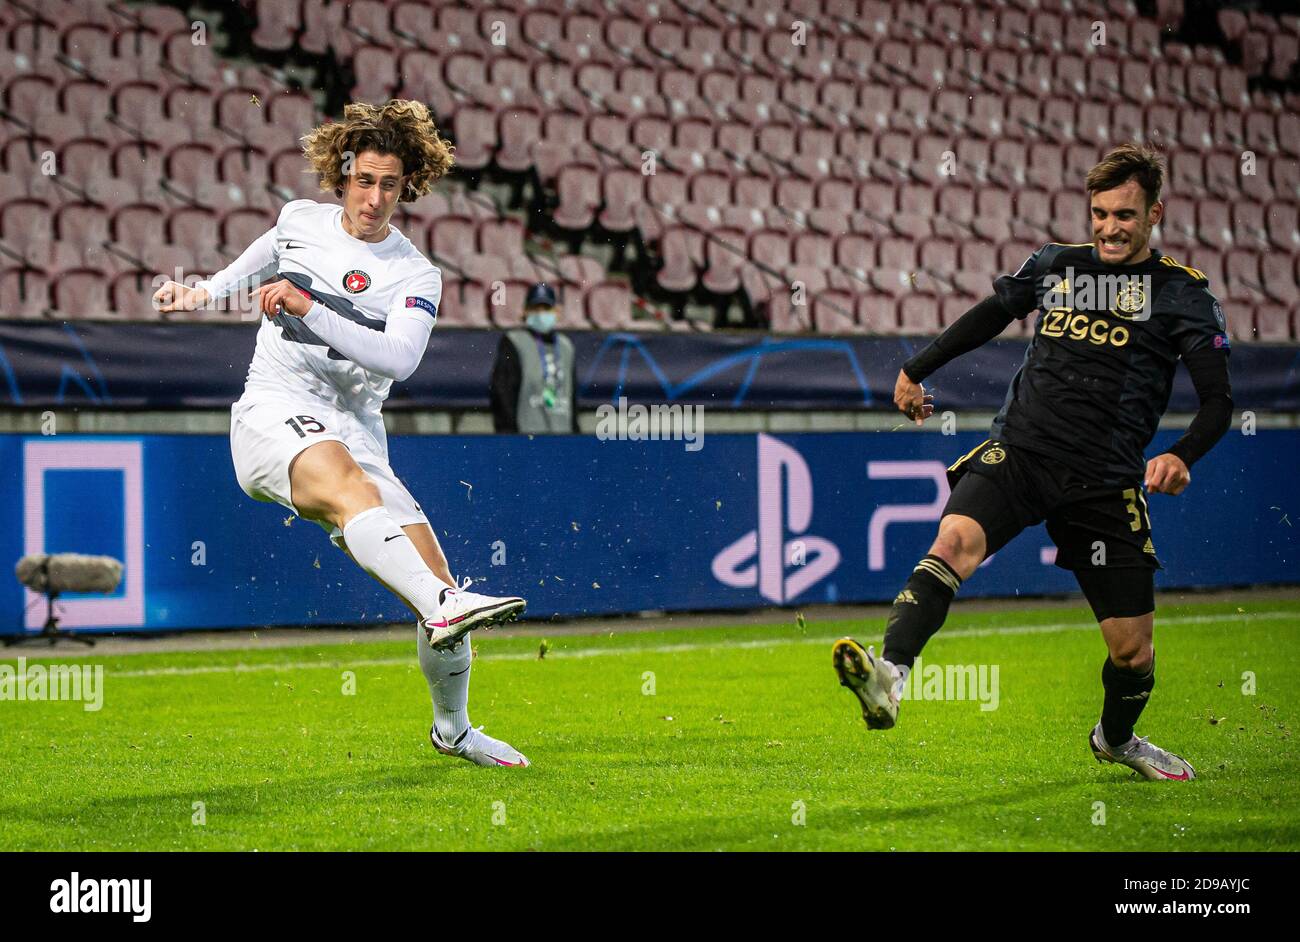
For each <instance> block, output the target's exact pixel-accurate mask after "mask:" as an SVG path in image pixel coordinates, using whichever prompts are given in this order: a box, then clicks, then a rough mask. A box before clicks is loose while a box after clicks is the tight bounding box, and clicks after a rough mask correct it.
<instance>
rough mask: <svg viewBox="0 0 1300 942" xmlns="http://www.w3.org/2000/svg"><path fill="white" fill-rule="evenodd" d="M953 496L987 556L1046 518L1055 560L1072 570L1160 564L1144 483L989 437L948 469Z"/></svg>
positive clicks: (947, 510)
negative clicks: (1116, 480) (1111, 480)
mask: <svg viewBox="0 0 1300 942" xmlns="http://www.w3.org/2000/svg"><path fill="white" fill-rule="evenodd" d="M948 483H949V484H950V485H951V486H952V494H951V496H950V497H949V498H948V503H947V504H946V505H945V506H944V509H943V513H944V516H947V515H948V514H961V515H962V516H965V517H970V518H972V519H974V520H975V521H976V522H978V523H979V525H980V526H981V527H983V529H984V535H985V538H986V540H987V541H988V546H987V549H986V553H987V555H989V556H991V555H993V554H994V553H996V552H997V551H998V550H1000V549H1001V548H1002V547H1004V546H1006V545H1007V544H1008V543H1009V542H1011V540H1012V539H1014V538H1015V537H1016V535H1017V534H1019V533H1020V531H1022V530H1024V529H1025V528H1027V527H1032V526H1035V525H1037V524H1039V523H1042V522H1043V521H1044V520H1046V521H1047V533H1048V535H1049V536H1050V537H1051V538H1052V542H1053V543H1055V544H1056V565H1058V566H1060V567H1061V568H1062V569H1069V570H1071V571H1073V572H1076V573H1078V572H1082V571H1088V570H1100V571H1107V570H1116V569H1134V568H1145V569H1152V570H1154V569H1161V568H1163V567H1162V566H1161V565H1160V560H1159V559H1157V558H1156V551H1155V547H1154V546H1153V545H1152V543H1151V517H1150V514H1149V513H1148V511H1147V501H1146V495H1145V494H1144V493H1143V491H1142V485H1141V482H1140V481H1135V482H1133V484H1132V485H1131V486H1127V487H1125V486H1120V487H1115V486H1109V485H1098V484H1090V483H1086V482H1084V481H1082V480H1080V479H1079V475H1078V473H1077V472H1075V471H1073V470H1071V469H1070V468H1069V467H1067V466H1066V465H1064V464H1062V463H1060V462H1058V461H1055V460H1053V459H1052V458H1050V457H1048V456H1046V455H1040V454H1036V453H1034V452H1029V451H1025V450H1024V449H1022V448H1017V447H1015V446H1012V445H1008V444H1007V443H1005V442H998V441H987V442H984V444H982V445H980V446H978V447H976V448H975V449H973V450H972V451H970V452H969V453H967V454H966V455H964V456H963V457H962V458H961V459H960V460H958V461H957V463H956V464H954V465H953V466H952V467H951V468H949V469H948Z"/></svg>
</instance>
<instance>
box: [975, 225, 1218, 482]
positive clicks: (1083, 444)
mask: <svg viewBox="0 0 1300 942" xmlns="http://www.w3.org/2000/svg"><path fill="white" fill-rule="evenodd" d="M993 289H994V291H995V292H996V293H997V296H998V297H999V298H1000V299H1001V300H1002V303H1003V304H1005V305H1006V307H1007V309H1008V310H1009V311H1011V313H1012V314H1014V315H1015V316H1016V317H1020V318H1023V317H1026V316H1027V315H1029V314H1031V313H1033V312H1037V318H1036V321H1035V325H1034V336H1033V339H1032V341H1031V342H1030V344H1029V349H1028V350H1026V351H1025V359H1024V362H1023V363H1022V364H1021V366H1020V369H1019V370H1017V371H1016V375H1015V377H1014V378H1013V379H1012V380H1011V386H1010V388H1009V389H1008V390H1007V396H1006V400H1005V401H1004V403H1003V405H1002V410H1001V411H1000V412H999V413H998V416H997V418H996V419H995V420H994V422H993V426H992V437H993V438H994V439H996V440H1000V441H1005V442H1007V443H1009V444H1012V445H1017V446H1019V447H1022V448H1024V449H1026V450H1028V451H1033V452H1037V453H1040V454H1044V455H1048V456H1050V457H1053V458H1055V459H1057V460H1059V461H1061V462H1064V463H1065V464H1067V465H1068V466H1069V467H1070V468H1071V469H1073V470H1074V471H1076V472H1077V473H1078V474H1079V475H1080V478H1081V479H1082V480H1083V481H1092V482H1096V483H1098V484H1103V485H1112V484H1118V483H1121V482H1131V481H1134V480H1137V481H1140V480H1141V479H1142V476H1143V474H1144V473H1145V470H1146V459H1145V457H1144V454H1143V453H1144V452H1145V450H1146V448H1147V446H1148V445H1149V444H1150V443H1151V439H1152V437H1153V436H1154V435H1155V432H1156V426H1157V424H1158V423H1159V421H1160V416H1161V415H1162V414H1163V413H1164V411H1165V408H1166V407H1167V406H1168V404H1169V395H1170V392H1171V391H1172V390H1173V384H1174V371H1175V370H1176V368H1177V366H1178V358H1179V357H1180V356H1183V355H1184V354H1188V353H1191V352H1193V351H1195V350H1201V349H1205V348H1211V349H1224V350H1226V349H1227V348H1228V336H1227V332H1226V324H1225V322H1224V316H1223V309H1222V307H1220V305H1219V302H1218V301H1217V300H1216V299H1215V297H1214V295H1213V294H1211V293H1210V286H1209V282H1208V280H1207V279H1206V277H1205V275H1204V274H1202V273H1201V272H1199V271H1197V270H1196V269H1193V268H1187V267H1185V266H1183V265H1179V264H1178V263H1177V262H1175V261H1174V260H1173V259H1171V258H1169V257H1168V256H1165V255H1162V254H1161V253H1159V252H1156V251H1155V250H1154V249H1153V250H1152V254H1151V257H1150V258H1149V259H1147V260H1146V261H1144V262H1141V263H1139V264H1136V265H1109V264H1106V263H1104V262H1101V261H1099V260H1098V258H1097V255H1096V250H1095V248H1094V247H1093V245H1092V244H1091V243H1086V244H1083V245H1062V244H1059V243H1048V244H1047V245H1044V246H1043V247H1042V248H1040V249H1039V250H1038V251H1036V252H1034V254H1033V255H1031V256H1030V257H1029V258H1028V259H1027V260H1026V261H1025V263H1024V264H1023V265H1022V266H1021V267H1020V270H1019V271H1018V272H1016V273H1015V274H1014V275H1002V276H1001V277H999V278H997V279H996V280H994V282H993Z"/></svg>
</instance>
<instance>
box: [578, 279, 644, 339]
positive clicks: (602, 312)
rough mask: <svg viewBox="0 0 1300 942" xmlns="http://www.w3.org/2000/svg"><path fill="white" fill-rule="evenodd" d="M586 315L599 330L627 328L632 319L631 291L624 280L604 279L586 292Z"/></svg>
mask: <svg viewBox="0 0 1300 942" xmlns="http://www.w3.org/2000/svg"><path fill="white" fill-rule="evenodd" d="M586 301H587V317H588V318H589V319H590V320H591V322H592V324H594V325H595V326H596V327H597V328H598V329H600V330H627V329H630V328H633V327H636V326H638V325H637V324H636V323H634V321H633V319H632V291H631V289H630V288H629V287H628V285H627V283H626V282H622V281H605V282H601V283H600V284H598V285H594V286H592V288H591V290H589V291H588V292H587V295H586Z"/></svg>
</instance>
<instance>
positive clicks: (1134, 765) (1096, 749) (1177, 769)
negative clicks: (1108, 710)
mask: <svg viewBox="0 0 1300 942" xmlns="http://www.w3.org/2000/svg"><path fill="white" fill-rule="evenodd" d="M1088 745H1089V746H1090V747H1092V754H1093V755H1094V756H1096V757H1097V761H1098V762H1114V763H1115V764H1117V765H1127V766H1128V767H1129V768H1130V769H1133V770H1134V771H1135V772H1137V773H1138V774H1139V775H1141V776H1142V777H1143V778H1147V779H1152V780H1154V781H1175V782H1190V781H1191V780H1192V779H1194V778H1196V770H1195V769H1193V768H1192V764H1191V763H1190V762H1188V761H1187V760H1186V759H1184V758H1183V757H1182V756H1176V755H1174V754H1173V753H1172V752H1169V751H1167V750H1165V749H1161V748H1160V747H1159V746H1157V745H1155V744H1153V743H1151V742H1148V741H1147V738H1146V737H1145V736H1134V737H1133V738H1132V739H1130V740H1129V741H1128V742H1127V743H1126V744H1125V745H1124V746H1123V747H1121V748H1119V749H1116V748H1114V747H1113V746H1110V745H1108V744H1107V742H1106V737H1105V736H1104V735H1103V734H1102V731H1101V724H1100V723H1098V724H1097V725H1096V726H1094V727H1093V730H1092V734H1091V735H1090V736H1089V737H1088Z"/></svg>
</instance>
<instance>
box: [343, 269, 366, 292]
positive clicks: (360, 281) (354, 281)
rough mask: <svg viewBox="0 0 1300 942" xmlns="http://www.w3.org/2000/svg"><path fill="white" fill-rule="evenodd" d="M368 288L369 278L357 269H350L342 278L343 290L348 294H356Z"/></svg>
mask: <svg viewBox="0 0 1300 942" xmlns="http://www.w3.org/2000/svg"><path fill="white" fill-rule="evenodd" d="M369 287H370V276H369V275H367V274H366V273H365V272H363V271H359V270H358V269H355V268H354V269H352V271H350V272H348V273H347V274H346V275H344V276H343V289H344V290H345V291H347V293H348V294H357V293H358V292H361V291H365V290H366V289H367V288H369Z"/></svg>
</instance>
